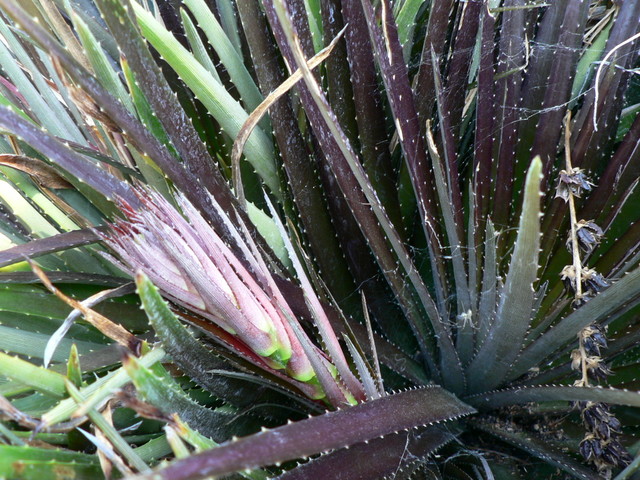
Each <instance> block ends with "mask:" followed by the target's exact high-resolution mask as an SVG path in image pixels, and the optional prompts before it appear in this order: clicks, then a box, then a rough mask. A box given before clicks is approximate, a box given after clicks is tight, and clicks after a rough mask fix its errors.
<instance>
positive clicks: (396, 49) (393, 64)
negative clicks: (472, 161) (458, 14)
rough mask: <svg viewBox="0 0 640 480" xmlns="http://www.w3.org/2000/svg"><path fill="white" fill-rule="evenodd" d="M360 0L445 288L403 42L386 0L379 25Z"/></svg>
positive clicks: (431, 182)
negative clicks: (400, 40) (401, 42)
mask: <svg viewBox="0 0 640 480" xmlns="http://www.w3.org/2000/svg"><path fill="white" fill-rule="evenodd" d="M361 3H362V9H363V11H364V15H365V18H366V19H367V26H368V27H369V37H370V39H371V43H372V44H373V46H374V51H375V55H376V60H377V62H378V65H379V67H380V71H381V75H382V80H383V82H384V84H385V87H386V92H387V97H388V99H389V104H390V106H391V112H392V115H393V118H394V122H395V127H396V132H397V134H398V139H399V141H400V145H401V146H402V152H403V153H404V157H405V161H406V163H407V166H408V168H409V172H410V174H411V183H412V185H413V189H414V192H415V195H416V198H417V201H418V211H419V213H420V218H421V219H422V221H423V223H422V228H423V231H424V234H425V237H426V238H427V239H429V243H428V248H429V257H430V259H431V261H432V265H434V267H435V268H434V283H435V284H436V285H437V287H436V288H438V289H440V290H444V287H443V286H442V285H441V283H442V278H443V277H441V276H440V274H441V273H442V272H443V265H442V252H441V250H440V244H441V243H440V242H439V239H438V233H437V232H438V222H437V220H436V219H437V210H436V204H437V202H436V194H435V191H434V179H433V176H432V174H431V170H430V169H429V168H428V167H427V163H428V161H427V154H426V152H427V150H426V145H425V142H424V137H423V136H422V135H421V134H420V123H419V120H418V119H419V117H418V114H417V111H416V107H415V104H414V100H413V92H412V91H411V85H410V84H409V73H408V71H407V66H406V64H405V63H404V56H403V52H402V46H401V45H400V42H399V40H398V30H397V27H396V24H395V20H394V18H393V14H392V11H391V6H390V4H389V2H388V1H383V2H382V4H381V8H382V26H381V27H380V26H378V23H377V22H376V19H375V14H374V10H373V6H372V5H371V2H370V1H369V0H362V1H361ZM450 186H451V185H450ZM456 187H457V183H456V184H455V187H454V186H451V188H452V197H453V200H454V209H455V207H457V206H460V205H459V202H460V201H461V197H459V190H457V193H458V195H456V191H455V189H456Z"/></svg>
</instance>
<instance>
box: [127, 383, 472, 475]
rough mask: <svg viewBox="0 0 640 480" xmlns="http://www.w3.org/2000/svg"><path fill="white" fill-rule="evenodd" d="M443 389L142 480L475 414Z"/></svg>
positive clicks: (217, 452)
mask: <svg viewBox="0 0 640 480" xmlns="http://www.w3.org/2000/svg"><path fill="white" fill-rule="evenodd" d="M474 412H475V410H474V409H473V408H471V407H468V406H467V405H465V404H464V403H462V402H460V401H459V400H458V399H457V398H455V397H454V396H453V395H451V394H450V393H448V392H447V391H445V390H443V389H441V388H440V387H427V388H423V389H416V390H409V391H406V392H401V393H396V394H393V395H389V396H386V397H382V398H380V399H378V400H372V401H370V402H366V403H362V404H360V405H356V406H354V407H350V408H346V409H344V410H338V411H335V412H328V413H326V414H324V415H320V416H318V417H311V418H309V419H307V420H302V421H299V422H295V423H290V424H288V425H284V426H282V427H279V428H276V429H273V430H267V431H263V432H261V433H258V434H256V435H251V436H249V437H245V438H241V439H239V440H236V441H232V442H229V443H226V444H224V445H221V446H219V447H216V448H214V449H213V450H209V451H206V452H202V453H200V454H197V455H193V456H191V457H189V458H187V459H183V460H178V461H176V462H174V463H172V464H171V465H170V466H168V467H166V468H164V469H161V470H159V471H158V472H155V473H152V474H148V475H141V476H140V477H139V480H151V479H161V478H167V479H171V480H186V479H189V480H195V479H198V478H205V477H207V476H212V475H224V474H227V473H232V472H235V471H238V470H243V469H251V468H257V467H261V466H264V465H272V464H275V463H279V462H284V461H288V460H293V459H296V458H304V457H308V456H310V455H315V454H317V453H321V452H327V451H329V450H333V449H337V448H344V447H347V446H350V445H354V444H356V443H361V442H365V441H370V440H374V439H376V438H379V437H381V436H384V435H389V434H391V433H396V432H401V431H403V430H407V429H412V428H416V427H418V426H423V425H430V424H433V423H437V422H442V421H447V420H454V419H456V418H459V417H461V416H465V415H469V414H471V413H474Z"/></svg>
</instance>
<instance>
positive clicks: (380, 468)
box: [277, 426, 454, 480]
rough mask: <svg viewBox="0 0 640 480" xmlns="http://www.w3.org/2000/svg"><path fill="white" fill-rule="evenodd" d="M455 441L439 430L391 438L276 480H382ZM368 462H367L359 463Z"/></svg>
mask: <svg viewBox="0 0 640 480" xmlns="http://www.w3.org/2000/svg"><path fill="white" fill-rule="evenodd" d="M453 438H454V437H453V435H452V434H451V433H449V432H447V431H445V430H444V429H441V428H439V427H437V426H435V427H430V428H427V429H426V430H425V431H423V432H402V433H398V434H395V435H389V436H388V437H383V438H377V439H375V440H372V441H371V442H369V443H359V444H357V445H354V446H352V447H350V448H348V449H346V448H345V449H342V450H338V451H336V452H332V453H329V454H327V455H323V456H321V457H320V458H317V459H315V460H311V461H310V462H308V463H305V464H304V465H300V466H299V467H297V468H294V469H292V470H289V471H288V472H286V473H284V474H282V475H280V476H279V477H277V480H307V479H310V478H322V479H324V480H338V479H342V480H344V479H349V480H356V479H358V480H368V479H372V478H381V477H384V476H385V475H393V474H394V473H397V472H398V470H399V469H402V468H403V467H405V466H406V465H407V464H411V463H415V462H419V461H420V460H422V459H424V458H425V457H426V456H428V455H429V454H431V453H433V452H434V451H436V450H437V449H439V448H440V447H442V446H443V445H445V444H446V443H448V442H450V441H451V440H453ZM365 458H366V459H367V461H360V459H365ZM354 459H356V461H354Z"/></svg>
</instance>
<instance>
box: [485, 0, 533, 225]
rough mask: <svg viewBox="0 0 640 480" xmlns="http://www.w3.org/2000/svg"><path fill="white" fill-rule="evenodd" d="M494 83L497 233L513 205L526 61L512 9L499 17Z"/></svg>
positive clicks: (522, 29) (521, 23) (511, 0)
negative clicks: (495, 100)
mask: <svg viewBox="0 0 640 480" xmlns="http://www.w3.org/2000/svg"><path fill="white" fill-rule="evenodd" d="M525 3H526V1H525V0H506V1H505V3H504V6H505V7H521V6H523V5H525ZM498 47H499V48H498V59H497V60H498V62H497V71H496V75H497V81H496V85H495V95H496V99H497V102H496V106H495V112H494V113H495V115H496V120H495V124H494V125H495V127H494V128H495V133H494V138H495V146H494V148H495V152H496V153H495V157H494V158H495V161H496V163H497V165H496V167H495V169H494V170H493V173H492V178H493V180H494V184H493V188H494V189H495V196H494V199H493V216H492V220H493V222H494V224H495V225H496V226H497V227H498V229H500V228H502V226H503V225H507V224H508V223H509V216H510V214H511V209H512V207H513V204H512V202H511V199H512V193H513V172H514V168H515V161H516V160H515V155H516V145H517V142H518V125H519V120H520V115H521V114H520V107H521V105H520V103H521V101H522V97H521V94H520V91H521V88H522V78H523V73H522V69H523V68H524V67H525V65H526V62H527V58H526V54H527V49H526V24H525V11H524V10H522V9H518V8H516V9H514V10H509V11H505V12H504V13H503V14H502V25H501V28H500V40H499V43H498Z"/></svg>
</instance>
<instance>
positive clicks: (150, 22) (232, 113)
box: [133, 2, 280, 197]
mask: <svg viewBox="0 0 640 480" xmlns="http://www.w3.org/2000/svg"><path fill="white" fill-rule="evenodd" d="M133 7H134V10H135V12H136V16H137V19H138V23H139V25H140V28H141V29H142V33H143V34H144V36H145V37H146V38H147V39H148V40H149V42H150V43H151V44H152V45H153V46H154V47H155V48H156V49H157V50H158V52H159V53H160V54H161V55H162V57H163V58H164V59H165V60H166V61H167V63H169V65H171V67H172V68H173V69H174V70H175V71H176V73H177V74H178V75H180V78H182V80H184V82H185V83H186V84H187V86H188V87H189V88H190V89H191V90H192V91H193V93H194V94H195V95H196V97H198V99H199V100H200V101H201V102H202V103H203V104H204V105H205V107H206V108H207V109H208V110H209V112H210V113H211V114H212V115H213V117H214V118H215V119H216V120H217V121H218V122H219V123H220V125H221V126H222V128H223V129H224V130H225V131H226V132H227V134H229V135H230V136H231V137H232V138H234V137H235V136H236V135H237V134H238V132H239V131H240V128H241V127H242V125H243V124H244V122H245V121H246V119H247V118H248V114H247V112H246V111H245V110H244V109H243V108H242V107H241V106H240V104H239V103H238V102H237V101H236V100H235V99H234V98H233V97H232V96H231V95H230V94H229V92H227V91H226V90H225V88H224V87H223V86H222V85H221V84H220V83H219V82H218V81H217V80H216V79H215V78H214V77H213V76H212V75H211V73H209V72H208V71H207V70H206V69H205V68H204V67H203V66H202V65H201V64H200V63H199V62H198V61H197V60H196V59H195V57H194V56H193V54H191V53H190V52H189V51H187V50H186V49H185V48H184V47H183V46H182V45H181V44H180V42H178V41H177V40H176V38H175V37H174V36H173V35H172V34H171V33H170V32H169V31H167V30H166V29H165V28H164V27H163V26H162V25H161V24H160V23H159V22H158V21H157V20H156V19H155V18H153V16H152V15H151V14H150V13H149V12H147V11H146V10H144V9H143V8H142V7H141V6H140V5H138V4H137V3H135V2H134V3H133ZM244 153H245V155H246V157H247V160H248V161H249V162H250V163H251V165H252V166H253V168H255V170H256V172H257V173H258V175H260V177H261V178H262V180H263V181H264V182H265V184H266V185H267V186H268V187H269V189H270V191H271V192H272V193H273V194H274V195H276V196H278V197H279V196H280V180H279V178H278V172H277V170H276V166H275V160H274V156H273V145H272V143H271V140H270V139H269V137H268V136H267V135H266V134H265V133H264V132H263V131H262V130H260V129H259V128H256V129H254V131H253V133H252V134H251V136H250V137H249V140H247V143H246V145H245V149H244Z"/></svg>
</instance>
